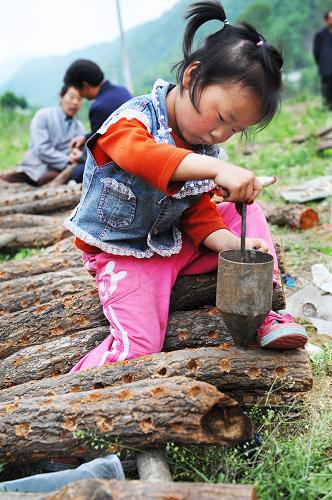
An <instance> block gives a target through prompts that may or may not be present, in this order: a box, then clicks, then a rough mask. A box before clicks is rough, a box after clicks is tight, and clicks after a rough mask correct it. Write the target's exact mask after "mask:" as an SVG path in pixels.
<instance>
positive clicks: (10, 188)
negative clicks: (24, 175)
mask: <svg viewBox="0 0 332 500" xmlns="http://www.w3.org/2000/svg"><path fill="white" fill-rule="evenodd" d="M15 172H16V169H15V168H14V169H11V170H6V172H2V173H3V174H5V173H6V174H11V173H15ZM37 189H38V188H36V187H34V186H30V185H29V184H26V183H25V182H7V181H5V180H4V179H0V193H1V194H0V195H1V197H2V196H3V195H4V194H5V195H6V196H8V193H12V194H13V193H22V192H23V191H27V192H29V191H30V192H32V191H36V190H37Z"/></svg>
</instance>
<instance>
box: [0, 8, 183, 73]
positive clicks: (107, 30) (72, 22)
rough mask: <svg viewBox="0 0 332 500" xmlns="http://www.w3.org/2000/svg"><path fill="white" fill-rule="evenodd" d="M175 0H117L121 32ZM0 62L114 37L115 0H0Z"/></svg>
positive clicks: (60, 51) (115, 34)
mask: <svg viewBox="0 0 332 500" xmlns="http://www.w3.org/2000/svg"><path fill="white" fill-rule="evenodd" d="M176 2H177V0H120V4H121V12H122V22H123V27H124V30H125V31H127V30H128V29H130V28H132V27H133V26H136V25H138V24H142V23H144V22H146V21H149V20H151V19H155V18H157V17H159V16H160V15H161V14H162V13H163V12H165V11H166V10H168V9H170V8H171V7H172V6H173V5H174V4H175V3H176ZM0 12H1V21H0V65H1V64H2V63H4V62H5V61H8V60H11V59H13V58H17V57H20V56H26V55H28V56H40V55H41V56H43V55H53V54H65V53H67V52H70V51H72V50H75V49H81V48H84V47H86V46H89V45H93V44H95V43H100V42H106V41H110V40H113V39H114V38H116V37H117V36H118V35H119V31H118V25H117V14H116V4H115V0H52V1H51V0H0Z"/></svg>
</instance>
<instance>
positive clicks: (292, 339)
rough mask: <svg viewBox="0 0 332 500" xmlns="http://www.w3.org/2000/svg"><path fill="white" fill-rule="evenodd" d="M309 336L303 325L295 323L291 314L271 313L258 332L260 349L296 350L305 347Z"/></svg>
mask: <svg viewBox="0 0 332 500" xmlns="http://www.w3.org/2000/svg"><path fill="white" fill-rule="evenodd" d="M307 340H308V334H307V332H306V330H305V328H303V326H301V325H297V324H296V323H294V320H293V318H292V316H291V315H290V314H284V315H283V316H281V315H280V314H278V313H276V312H274V311H270V312H269V313H268V315H267V316H266V318H265V319H264V321H263V323H262V324H261V326H260V327H259V329H258V331H257V343H258V345H259V346H260V347H267V348H271V349H295V348H297V347H301V348H302V347H304V346H305V344H306V343H307Z"/></svg>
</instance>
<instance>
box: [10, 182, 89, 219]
mask: <svg viewBox="0 0 332 500" xmlns="http://www.w3.org/2000/svg"><path fill="white" fill-rule="evenodd" d="M81 191H82V185H81V184H77V185H76V186H69V185H65V186H55V187H53V188H40V189H38V191H33V192H32V193H31V194H28V193H20V194H14V195H10V194H9V195H8V196H2V200H1V206H0V216H2V215H9V214H14V213H30V214H38V213H44V212H54V211H55V210H63V209H64V208H74V207H75V205H77V203H78V202H79V200H80V197H81Z"/></svg>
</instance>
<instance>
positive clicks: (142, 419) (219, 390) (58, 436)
mask: <svg viewBox="0 0 332 500" xmlns="http://www.w3.org/2000/svg"><path fill="white" fill-rule="evenodd" d="M0 188H1V186H0ZM80 189H81V188H80V186H73V187H72V186H52V187H50V188H48V189H47V188H45V189H39V190H36V189H33V188H28V187H27V188H25V189H23V192H22V191H21V192H16V191H15V190H14V189H12V190H9V191H8V193H6V194H5V195H2V198H3V200H4V202H3V203H2V206H1V208H0V227H1V228H2V236H4V239H3V240H1V239H0V246H4V247H5V248H18V247H24V246H28V247H31V246H33V241H35V242H37V243H36V246H40V245H43V246H47V247H48V248H46V249H45V250H44V251H43V252H41V253H38V254H36V255H33V256H31V257H29V258H27V259H24V260H21V261H9V262H5V263H2V264H0V297H1V300H0V311H1V318H0V329H1V332H2V334H1V338H0V373H1V374H2V377H1V378H0V462H1V461H6V462H14V461H17V460H18V459H20V460H30V461H31V460H40V459H43V458H45V457H50V456H57V455H61V456H63V455H68V454H70V455H71V456H77V457H84V459H89V458H92V457H94V456H95V455H96V453H97V452H96V450H93V449H91V448H89V447H88V446H87V445H85V443H84V442H83V441H80V440H77V439H76V438H75V434H74V431H77V430H95V431H97V432H99V433H106V434H107V435H108V436H110V438H111V439H112V440H114V441H116V442H119V443H121V444H123V445H126V446H130V447H135V448H142V447H147V446H148V447H151V446H153V447H156V446H161V445H163V444H164V443H166V442H170V441H171V442H179V443H186V444H191V443H195V444H198V443H202V444H219V445H228V444H232V443H237V442H239V441H240V440H243V439H248V438H250V437H251V436H252V434H253V427H252V423H251V420H250V419H249V418H248V417H247V416H246V414H245V413H244V412H243V411H242V409H241V406H242V405H243V404H249V405H252V404H256V403H258V404H284V403H287V402H289V401H294V400H297V399H303V398H304V397H305V393H306V392H307V391H308V390H310V388H311V385H312V377H311V371H310V364H309V360H308V356H307V354H306V353H305V351H304V350H291V351H285V352H282V351H269V350H262V349H258V348H257V347H255V346H254V345H252V346H250V347H249V348H248V349H246V350H243V349H239V348H237V347H236V346H235V345H234V344H233V342H232V340H231V337H230V335H229V332H228V331H227V329H226V327H225V325H224V323H223V321H222V319H221V317H220V314H219V311H218V309H217V308H216V307H215V306H214V304H215V291H216V273H215V272H214V273H209V274H205V275H199V276H186V277H180V278H179V279H178V281H177V282H176V284H175V286H174V288H173V291H172V296H171V306H170V316H169V322H168V328H167V335H166V339H165V343H164V348H163V352H161V353H158V354H154V355H149V356H143V357H141V358H138V359H134V360H130V361H123V362H119V363H115V364H112V365H108V366H104V367H100V368H96V369H94V370H85V371H82V372H78V373H70V374H69V373H68V372H69V370H70V368H71V367H72V366H73V365H74V364H75V363H76V362H77V361H78V360H79V359H80V358H81V357H82V356H83V355H84V354H85V353H87V352H88V351H90V350H91V349H93V348H94V347H95V346H96V345H97V344H99V343H100V342H101V341H102V340H103V339H104V338H105V337H106V336H107V335H108V333H109V332H108V325H107V322H106V320H105V318H104V315H103V312H102V307H101V306H100V304H99V300H98V296H97V292H96V287H95V284H94V280H93V279H92V278H91V277H90V276H89V275H88V274H87V273H86V272H85V271H84V270H83V268H82V265H81V255H80V252H79V251H78V250H76V249H75V247H74V245H73V239H72V238H69V237H68V236H69V234H68V233H67V232H66V231H65V230H64V229H63V228H62V219H63V213H62V214H59V212H58V209H59V207H60V206H61V208H62V209H63V208H64V207H65V208H66V209H70V208H73V206H74V205H75V204H76V203H77V201H78V199H79V195H80ZM27 225H29V229H28V230H27ZM6 238H7V242H6ZM60 240H61V241H60ZM49 245H52V246H49ZM276 247H277V253H278V258H279V267H280V271H281V272H285V271H284V257H283V251H282V247H281V245H280V244H279V245H277V246H276ZM284 306H285V295H284V290H283V286H282V284H281V281H280V280H279V284H278V286H277V288H276V289H275V291H274V295H273V308H274V309H275V310H279V309H283V308H284ZM99 453H100V452H99ZM165 485H166V486H165ZM91 488H92V489H91ZM123 488H125V490H123ZM227 488H228V487H227V486H225V485H218V486H217V485H195V491H194V490H192V486H191V485H190V484H188V485H186V484H182V485H181V484H178V483H176V486H174V483H156V485H155V486H153V487H152V486H151V484H149V485H147V484H146V483H145V482H144V481H141V482H139V483H138V484H136V483H134V482H132V483H126V486H125V487H124V486H123V484H122V483H121V486H119V485H118V483H117V482H116V481H113V482H104V481H90V482H89V483H87V484H83V483H82V484H79V485H78V484H76V485H71V486H68V487H67V488H65V492H63V493H62V495H63V496H61V497H60V496H57V494H55V495H51V496H41V497H40V498H54V499H55V498H68V499H69V498H91V496H89V495H90V493H89V492H90V491H92V490H93V491H94V494H95V492H96V491H97V490H98V492H99V491H100V494H101V495H105V496H103V498H104V497H105V498H108V497H109V498H119V499H120V498H125V495H124V492H126V494H127V498H129V497H131V492H132V491H135V494H136V495H137V492H138V491H140V492H141V493H142V495H143V494H144V496H145V497H146V498H164V496H163V495H164V492H167V495H168V496H172V495H173V493H174V495H175V493H177V494H180V493H181V494H183V496H182V497H181V498H230V496H229V491H228V490H227ZM120 490H121V491H122V493H120ZM156 492H158V494H157V493H156ZM237 492H238V496H236V495H237ZM59 494H60V493H59ZM165 494H166V493H165ZM107 495H108V496H107ZM149 495H150V496H149ZM158 495H159V496H158ZM223 495H224V496H223ZM241 495H242V496H241ZM253 495H254V490H253V488H251V487H246V486H244V487H242V486H241V487H240V486H238V487H235V488H233V487H232V496H231V498H253ZM0 498H1V495H0ZM6 498H10V497H9V496H8V497H6ZM34 498H36V496H35V497H34ZM137 498H141V497H140V496H137Z"/></svg>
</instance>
